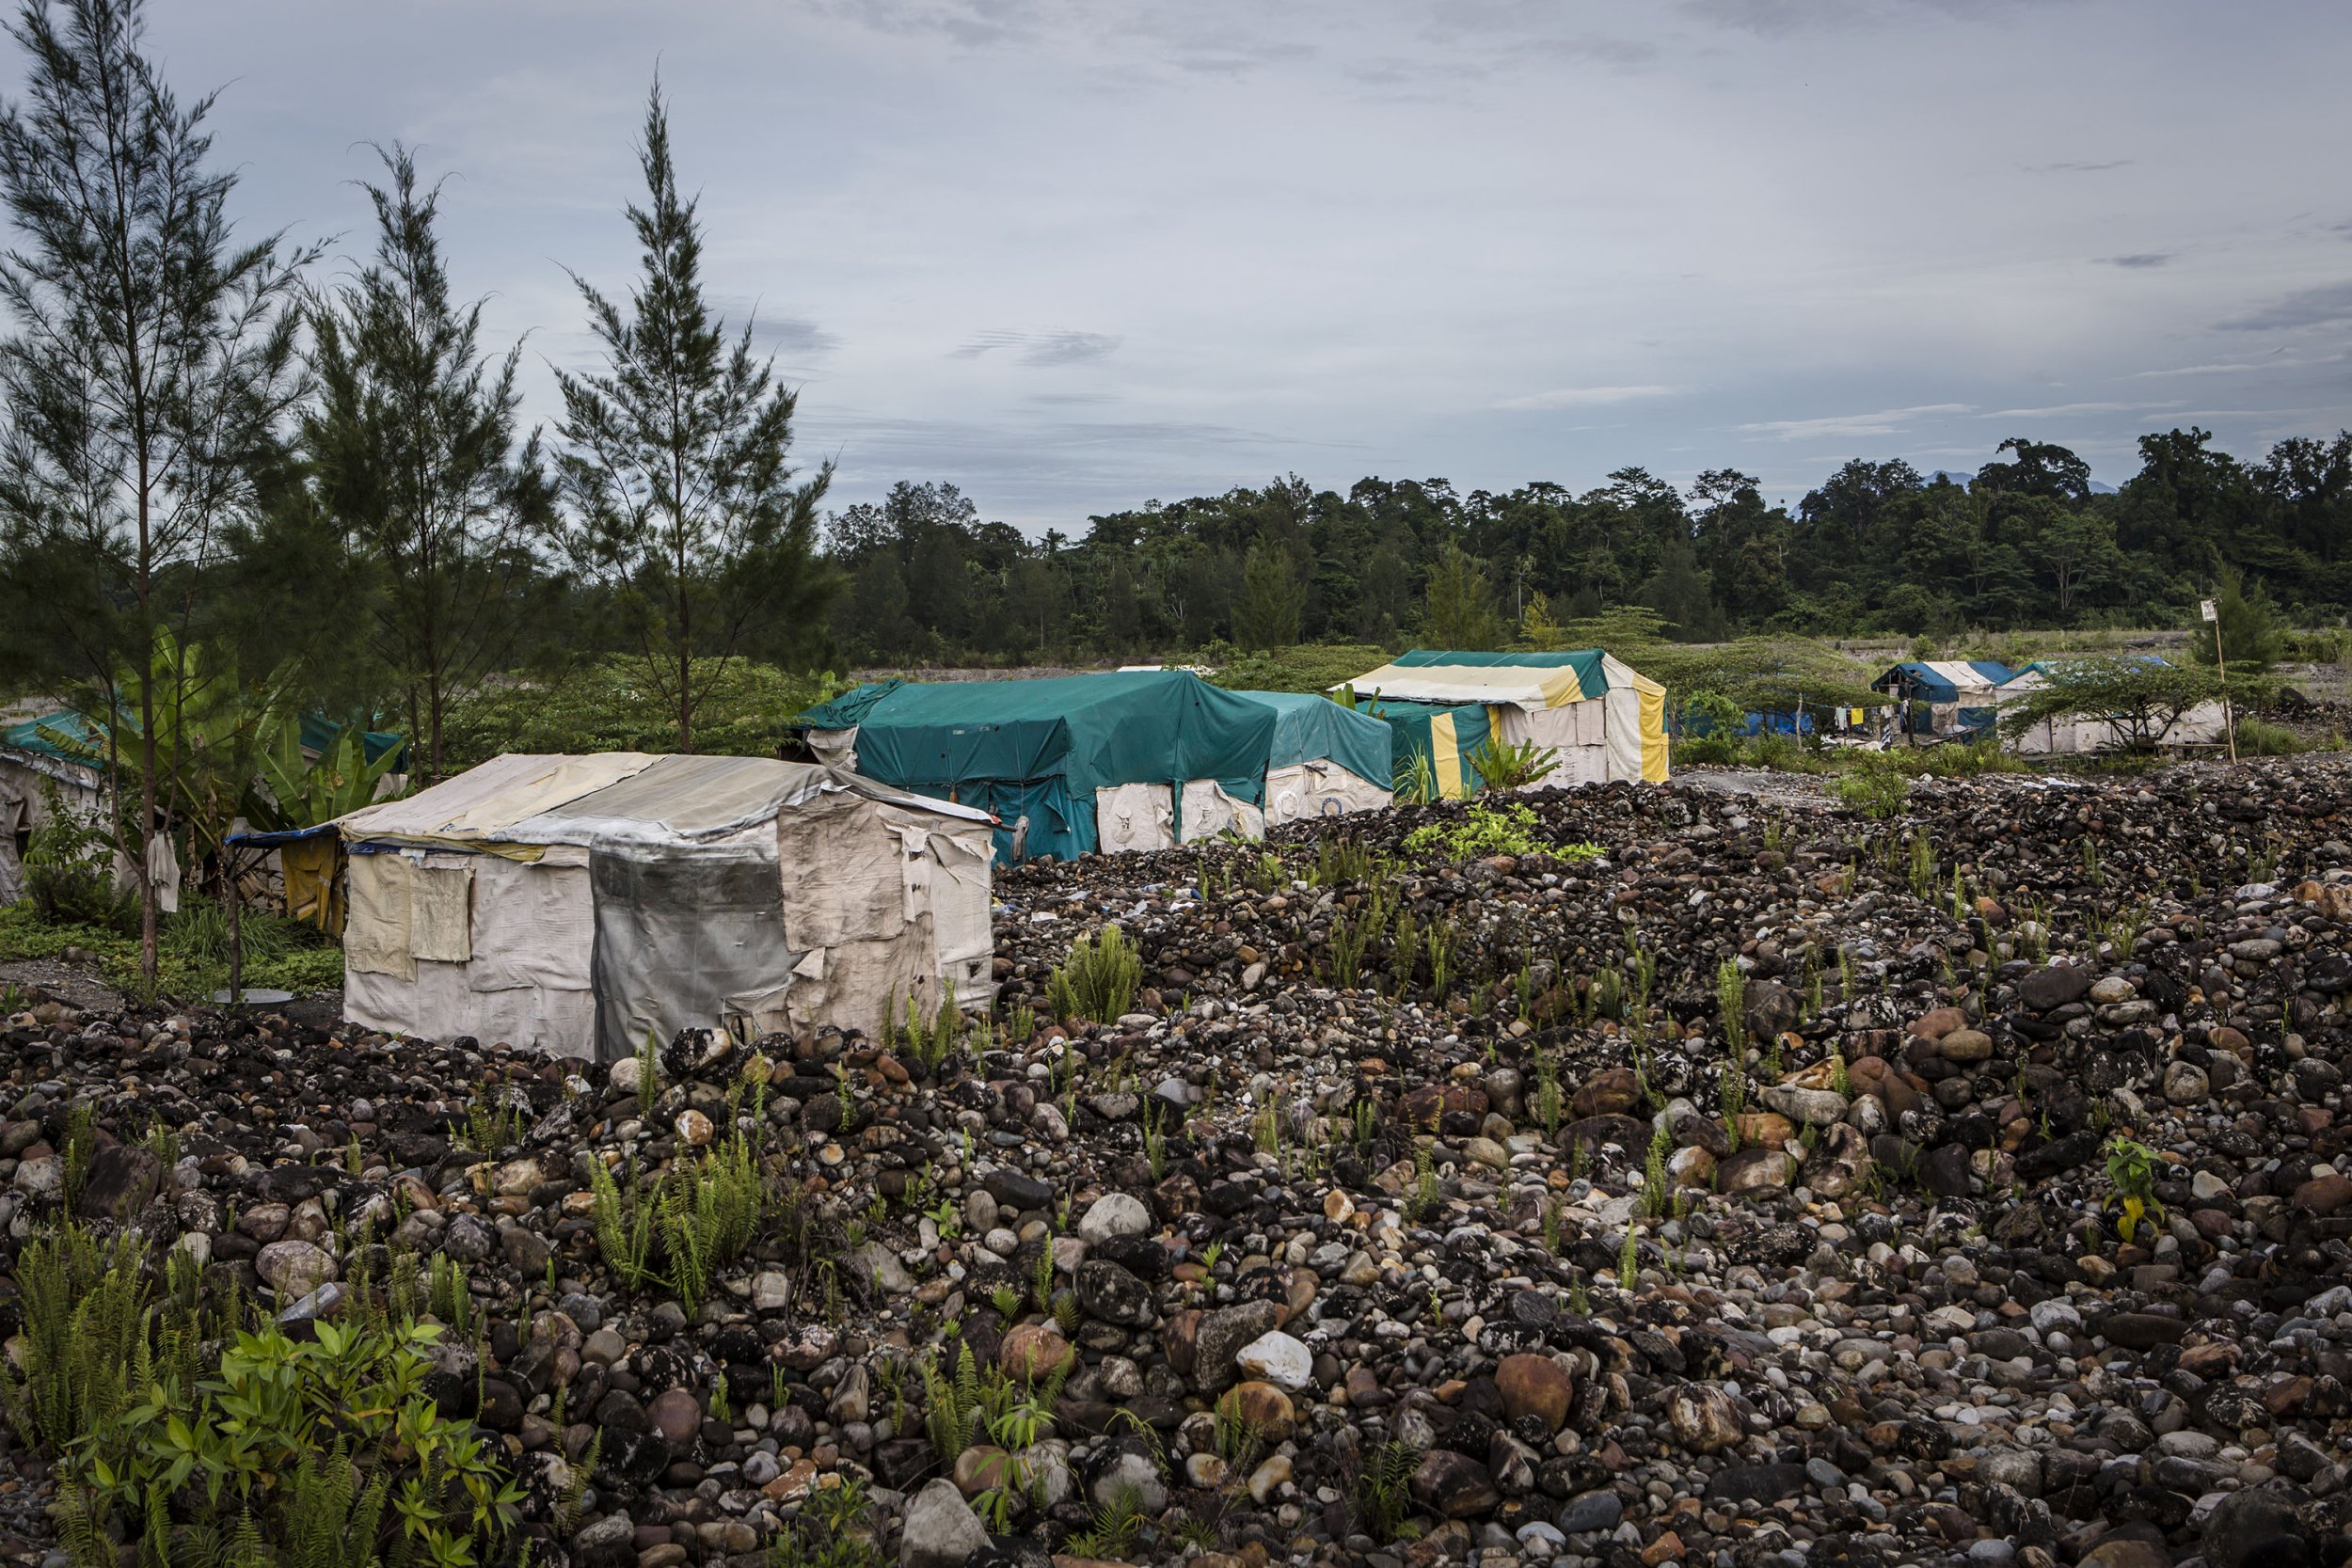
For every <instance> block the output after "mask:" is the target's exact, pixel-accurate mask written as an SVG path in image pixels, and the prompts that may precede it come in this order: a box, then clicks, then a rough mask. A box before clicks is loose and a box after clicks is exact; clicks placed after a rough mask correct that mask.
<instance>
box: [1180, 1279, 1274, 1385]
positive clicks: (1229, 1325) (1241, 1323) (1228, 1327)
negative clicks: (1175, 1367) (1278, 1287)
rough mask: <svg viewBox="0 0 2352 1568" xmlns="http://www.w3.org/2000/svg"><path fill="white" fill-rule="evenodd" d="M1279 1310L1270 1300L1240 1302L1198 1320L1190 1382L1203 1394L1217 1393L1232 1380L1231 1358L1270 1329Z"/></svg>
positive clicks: (1220, 1308)
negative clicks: (1238, 1304)
mask: <svg viewBox="0 0 2352 1568" xmlns="http://www.w3.org/2000/svg"><path fill="white" fill-rule="evenodd" d="M1281 1315H1282V1310H1281V1308H1280V1307H1277V1306H1276V1305H1275V1304H1274V1303H1273V1302H1270V1301H1251V1302H1244V1303H1243V1304H1242V1305H1240V1306H1239V1307H1219V1308H1217V1309H1216V1311H1214V1312H1210V1313H1207V1314H1205V1315H1203V1316H1202V1318H1201V1320H1200V1334H1199V1335H1198V1336H1197V1337H1196V1338H1195V1340H1194V1344H1195V1347H1196V1348H1195V1351H1194V1354H1193V1371H1192V1376H1193V1381H1194V1382H1196V1383H1198V1384H1199V1385H1200V1391H1201V1392H1202V1393H1204V1394H1221V1393H1223V1392H1224V1391H1225V1390H1226V1389H1227V1388H1230V1387H1231V1386H1232V1385H1233V1382H1234V1380H1235V1373H1234V1370H1233V1357H1234V1356H1235V1355H1236V1354H1240V1351H1241V1348H1242V1346H1244V1345H1246V1344H1248V1343H1249V1341H1251V1340H1252V1339H1255V1338H1258V1337H1259V1336H1260V1335H1262V1334H1270V1333H1272V1332H1273V1330H1274V1324H1275V1322H1276V1320H1277V1319H1279V1318H1280V1317H1281Z"/></svg>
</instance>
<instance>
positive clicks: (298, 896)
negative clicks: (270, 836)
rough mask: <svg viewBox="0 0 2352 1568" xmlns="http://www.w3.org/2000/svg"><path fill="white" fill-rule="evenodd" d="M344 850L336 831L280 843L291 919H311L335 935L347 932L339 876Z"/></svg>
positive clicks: (310, 921)
mask: <svg viewBox="0 0 2352 1568" xmlns="http://www.w3.org/2000/svg"><path fill="white" fill-rule="evenodd" d="M342 850H343V847H342V841H341V840H340V839H338V838H336V837H335V835H334V834H332V833H322V834H320V835H319V836H318V837H316V838H302V839H296V840H294V842H293V843H292V844H281V845H279V846H278V867H279V869H280V870H281V871H283V872H284V873H285V878H286V917H287V918H288V919H290V920H302V921H308V922H309V923H310V925H313V926H315V927H318V928H319V929H320V930H322V931H326V932H328V933H330V934H332V935H334V936H342V934H343V891H342V883H341V881H340V880H339V879H337V877H336V875H335V873H336V870H337V862H339V861H340V860H341V859H342Z"/></svg>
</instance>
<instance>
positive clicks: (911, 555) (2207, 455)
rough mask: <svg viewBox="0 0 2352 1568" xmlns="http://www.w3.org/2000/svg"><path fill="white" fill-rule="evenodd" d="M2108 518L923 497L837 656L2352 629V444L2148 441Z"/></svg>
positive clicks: (2045, 505)
mask: <svg viewBox="0 0 2352 1568" xmlns="http://www.w3.org/2000/svg"><path fill="white" fill-rule="evenodd" d="M2139 455H2140V467H2139V471H2138V472H2137V473H2136V474H2134V475H2133V476H2132V477H2131V479H2129V480H2128V481H2127V482H2125V483H2124V484H2123V485H2122V487H2121V488H2120V489H2118V490H2115V491H2110V492H2101V493H2094V492H2093V490H2092V487H2091V483H2090V468H2089V466H2088V465H2087V464H2085V463H2084V462H2083V460H2082V459H2081V458H2079V457H2077V456H2076V455H2075V454H2074V452H2072V451H2068V450H2067V449H2066V448H2064V447H2061V446H2056V445H2051V444H2048V443H2045V442H2039V441H2034V440H2031V439H2027V438H2023V437H2020V438H2016V439H2012V440H2009V441H2005V442H2003V443H2002V444H2001V446H2000V448H1999V456H1998V459H1997V460H1996V461H1994V462H1993V463H1990V464H1987V465H1986V466H1985V467H1983V468H1981V469H1979V471H1978V473H1977V474H1976V476H1975V478H1974V479H1973V481H1969V482H1966V483H1961V482H1956V481H1954V480H1953V479H1952V478H1951V477H1949V476H1948V475H1943V474H1938V475H1936V476H1934V477H1933V478H1929V477H1926V476H1922V475H1921V474H1920V473H1919V472H1918V470H1917V469H1915V468H1914V467H1912V466H1911V465H1910V464H1908V463H1906V462H1903V461H1902V460H1900V459H1891V460H1872V459H1867V458H1855V459H1853V460H1852V461H1851V462H1849V463H1847V464H1845V465H1844V466H1843V467H1839V468H1838V469H1837V470H1836V471H1835V472H1834V473H1831V474H1828V475H1826V476H1824V477H1823V479H1822V480H1821V483H1820V484H1819V485H1818V486H1816V487H1815V488H1814V489H1812V490H1810V491H1808V492H1807V493H1806V494H1805V496H1804V499H1802V500H1800V501H1799V502H1798V503H1797V504H1796V505H1795V506H1794V507H1793V508H1791V507H1788V506H1784V505H1776V504H1772V503H1769V502H1767V501H1766V500H1765V499H1764V498H1763V496H1762V495H1761V494H1760V492H1759V491H1758V488H1757V482H1756V479H1755V478H1754V477H1752V476H1750V475H1747V474H1743V473H1740V472H1739V471H1737V470H1735V469H1730V468H1721V469H1715V470H1711V471H1709V472H1707V473H1703V474H1702V475H1700V476H1699V478H1698V480H1697V482H1696V483H1694V484H1692V486H1691V488H1690V489H1689V490H1688V491H1680V490H1677V489H1676V488H1675V487H1674V486H1673V485H1671V484H1668V483H1665V482H1663V481H1661V480H1660V479H1658V478H1656V477H1654V476H1652V475H1651V474H1649V473H1648V472H1646V471H1645V470H1644V469H1641V468H1622V469H1619V470H1618V471H1617V472H1615V473H1613V474H1611V475H1610V476H1609V478H1608V482H1607V483H1604V484H1601V485H1598V486H1596V487H1594V488H1591V489H1587V490H1583V491H1576V490H1572V489H1570V488H1568V487H1567V486H1565V485H1562V484H1556V483H1544V482H1538V483H1528V484H1523V485H1520V486H1519V487H1518V488H1517V489H1514V490H1509V491H1502V492H1496V491H1489V490H1472V491H1470V493H1469V494H1467V495H1465V494H1463V493H1461V492H1460V491H1459V490H1457V489H1456V488H1455V487H1454V485H1453V484H1451V483H1447V482H1446V481H1444V480H1438V479H1431V480H1420V481H1412V480H1406V481H1392V480H1384V479H1364V480H1360V481H1359V482H1358V483H1355V484H1354V485H1353V486H1351V487H1350V488H1349V489H1348V490H1347V491H1346V492H1345V493H1344V494H1342V493H1341V492H1338V491H1335V490H1317V489H1315V488H1314V487H1313V486H1311V485H1310V484H1309V483H1307V482H1306V481H1304V480H1302V479H1300V478H1298V477H1297V476H1296V475H1295V474H1294V475H1291V476H1288V477H1286V478H1283V479H1279V480H1277V481H1275V482H1273V483H1269V484H1267V485H1265V486H1263V488H1254V489H1253V488H1240V489H1234V490H1230V491H1228V492H1226V493H1225V494H1223V495H1219V496H1208V497H1200V498H1196V499H1189V500H1182V501H1175V502H1169V503H1165V504H1163V503H1160V502H1157V501H1154V502H1151V503H1149V504H1146V505H1144V506H1141V507H1138V508H1136V509H1135V510H1132V511H1125V512H1114V513H1108V514H1105V515H1100V516H1095V517H1090V518H1089V519H1088V520H1087V524H1086V527H1085V530H1084V531H1083V532H1077V531H1073V533H1071V534H1068V535H1065V534H1063V533H1062V532H1059V531H1054V532H1049V533H1047V534H1045V535H1044V536H1043V537H1042V538H1041V539H1036V540H1031V539H1029V538H1026V537H1025V536H1024V535H1023V534H1022V533H1021V531H1018V530H1016V529H1013V528H1011V527H1009V526H1008V525H1005V524H1003V523H991V522H984V521H982V520H981V517H980V514H979V511H978V509H977V506H976V505H975V503H974V501H973V499H971V498H969V497H967V496H964V495H963V494H961V492H960V491H959V490H958V489H957V488H956V487H955V486H954V485H952V484H943V483H899V484H898V485H896V486H895V487H893V489H892V490H891V492H890V494H889V495H888V497H887V498H886V499H883V500H882V501H880V502H872V503H862V504H859V505H856V506H851V507H849V508H847V509H845V510H841V511H838V512H836V513H834V515H833V516H832V517H831V519H830V526H829V529H828V531H827V538H826V558H825V559H826V562H827V563H828V564H830V565H832V566H833V567H834V568H835V569H836V570H837V571H838V572H839V573H840V574H841V576H842V577H843V578H844V579H845V584H844V587H843V589H842V591H841V593H840V596H839V598H838V599H837V600H836V601H835V604H834V613H833V618H832V636H833V641H834V647H835V650H836V654H837V657H842V658H845V659H847V660H850V661H853V662H862V663H877V664H881V663H894V662H904V661H913V660H924V659H954V658H958V657H982V658H1033V657H1049V656H1050V657H1073V656H1079V655H1086V654H1093V655H1098V656H1104V657H1122V656H1128V655H1133V654H1136V653H1141V652H1146V651H1151V652H1166V651H1176V650H1184V649H1193V648H1199V647H1201V646H1204V645H1207V644H1210V643H1213V642H1218V641H1225V642H1231V643H1233V644H1235V645H1236V646H1240V647H1244V648H1267V647H1279V646H1283V645H1286V644H1289V643H1295V642H1301V641H1351V642H1371V643H1381V644H1387V645H1395V644H1397V643H1399V642H1402V641H1424V642H1431V643H1436V644H1441V645H1449V646H1469V647H1480V646H1494V645H1499V644H1500V642H1501V641H1503V640H1505V639H1506V638H1507V637H1508V636H1510V635H1511V634H1512V632H1513V631H1514V629H1515V628H1516V627H1517V626H1518V622H1519V621H1520V620H1521V619H1522V618H1523V616H1524V614H1525V611H1526V609H1527V607H1528V606H1529V604H1530V603H1531V601H1534V599H1535V598H1536V596H1537V595H1541V596H1542V608H1543V610H1545V612H1547V613H1549V614H1550V615H1552V616H1554V617H1555V618H1558V619H1562V620H1565V619H1570V618H1582V617H1589V616H1591V615H1594V614H1597V613H1598V612H1600V611H1602V610H1608V609H1612V608H1614V607H1617V606H1622V605H1641V606H1645V607H1648V608H1650V609H1653V610H1657V611H1658V612H1659V613H1660V614H1661V615H1662V616H1663V617H1664V619H1665V622H1666V624H1667V626H1668V627H1669V629H1670V631H1671V632H1672V634H1673V635H1674V636H1676V637H1677V638H1678V639H1680V640H1682V641H1717V640H1720V639H1722V638H1725V637H1731V636H1739V635H1745V634H1754V633H1767V632H1769V633H1785V634H1804V635H1820V636H1836V637H1846V636H1854V635H1867V634H1874V633H1888V632H1899V633H1904V634H1907V635H1908V634H1918V633H1922V632H1925V633H1931V634H1938V635H1947V634H1950V633H1953V632H1957V631H1960V630H1963V629H1982V630H1995V631H1997V630H2008V629H2013V628H2018V627H2037V628H2040V627H2060V626H2148V625H2159V624H2166V623H2175V622H2179V621H2181V620H2183V619H2184V618H2185V617H2187V616H2188V615H2189V614H2191V613H2192V611H2193V610H2194V606H2195V602H2196V600H2197V599H2198V598H2200V597H2202V596H2206V595H2209V594H2213V593H2214V592H2215V591H2216V590H2217V588H2218V587H2220V586H2222V585H2223V583H2224V582H2225V580H2227V579H2232V578H2239V577H2242V578H2243V579H2244V582H2245V585H2246V589H2247V591H2248V592H2249V593H2250V594H2258V595H2262V596H2265V597H2267V598H2269V599H2271V600H2272V601H2274V602H2276V603H2277V604H2279V605H2280V607H2282V608H2283V609H2285V610H2289V611H2291V612H2293V613H2295V614H2296V615H2297V616H2299V617H2301V618H2303V619H2306V620H2312V621H2327V622H2333V621H2336V620H2338V619H2340V618H2341V616H2342V615H2343V614H2344V610H2345V608H2346V606H2347V604H2348V603H2352V433H2344V434H2339V435H2337V436H2334V437H2333V438H2331V439H2319V438H2313V437H2309V436H2297V437H2295V438H2292V439H2289V440H2284V441H2280V442H2279V443H2278V444H2277V445H2276V446H2274V447H2272V448H2271V450H2270V451H2268V452H2266V453H2265V454H2264V455H2263V456H2262V457H2261V458H2259V459H2258V460H2254V461H2245V460H2241V459H2240V458H2238V457H2236V456H2233V455H2232V454H2231V453H2229V452H2226V451H2220V450H2218V449H2217V448H2216V447H2215V445H2214V443H2213V438H2212V436H2211V435H2210V434H2209V433H2208V432H2206V431H2203V430H2201V429H2193V428H2192V429H2188V430H2170V431H2166V432H2163V433H2160V434H2153V435H2149V436H2143V437H2141V439H2140V442H2139Z"/></svg>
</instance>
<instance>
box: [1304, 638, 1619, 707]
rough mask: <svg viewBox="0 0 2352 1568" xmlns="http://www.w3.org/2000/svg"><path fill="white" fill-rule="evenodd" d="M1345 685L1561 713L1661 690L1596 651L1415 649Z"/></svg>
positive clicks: (1414, 697)
mask: <svg viewBox="0 0 2352 1568" xmlns="http://www.w3.org/2000/svg"><path fill="white" fill-rule="evenodd" d="M1347 684H1348V685H1351V686H1353V687H1354V688H1355V689H1357V690H1358V691H1359V693H1363V692H1373V693H1377V694H1378V695H1380V696H1382V697H1402V698H1405V699H1406V700H1407V701H1411V702H1422V703H1439V704H1447V705H1461V704H1466V703H1513V704H1518V705H1520V706H1523V707H1565V706H1566V705H1568V704H1570V703H1581V702H1584V701H1586V700H1588V699H1590V698H1595V697H1601V696H1606V695H1607V694H1608V692H1609V691H1610V689H1612V688H1613V687H1632V688H1634V689H1639V690H1646V691H1662V690H1663V688H1661V687H1660V686H1659V685H1658V684H1657V683H1656V682H1655V681H1652V680H1650V679H1649V678H1648V677H1647V676H1645V675H1643V674H1641V673H1637V672H1636V671H1634V670H1633V669H1632V668H1631V667H1630V666H1629V665H1627V664H1625V663H1623V662H1621V661H1619V660H1617V659H1615V658H1613V657H1610V656H1609V654H1608V653H1607V652H1605V651H1604V650H1602V649H1599V648H1575V649H1566V650H1562V651H1558V652H1551V653H1471V652H1462V651H1455V650H1447V649H1435V648H1416V649H1414V650H1413V651H1411V652H1410V653H1406V654H1399V655H1398V656H1397V657H1395V658H1394V659H1391V661H1390V662H1388V663H1387V664H1384V665H1382V666H1381V667H1380V668H1379V669H1377V670H1374V671H1371V672H1369V673H1365V674H1361V675H1359V676H1357V677H1356V678H1355V680H1353V681H1351V682H1348V683H1347ZM1334 689H1336V688H1334Z"/></svg>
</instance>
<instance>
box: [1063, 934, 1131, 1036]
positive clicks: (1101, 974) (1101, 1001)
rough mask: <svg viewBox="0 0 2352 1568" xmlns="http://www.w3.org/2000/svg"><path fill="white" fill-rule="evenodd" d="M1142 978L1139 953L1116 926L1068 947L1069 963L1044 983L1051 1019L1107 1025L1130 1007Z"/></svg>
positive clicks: (1081, 939) (1085, 937)
mask: <svg viewBox="0 0 2352 1568" xmlns="http://www.w3.org/2000/svg"><path fill="white" fill-rule="evenodd" d="M1142 979H1143V952H1142V949H1140V948H1138V947H1137V946H1136V944H1135V943H1134V942H1130V941H1129V940H1128V939H1127V935H1126V933H1125V932H1123V931H1121V930H1120V928H1119V927H1116V926H1105V927H1103V928H1102V929H1100V930H1098V931H1095V932H1093V933H1092V934H1091V935H1089V936H1083V937H1080V938H1079V939H1078V940H1077V941H1076V942H1073V943H1072V944H1071V948H1070V961H1069V962H1068V963H1066V964H1064V965H1063V966H1062V967H1061V968H1059V969H1057V970H1056V971H1054V974H1053V978H1052V979H1051V980H1050V981H1049V982H1048V983H1047V991H1048V994H1049V995H1050V996H1051V998H1052V1001H1053V1007H1054V1016H1055V1017H1057V1018H1082V1019H1086V1020H1089V1021H1090V1022H1095V1023H1108V1022H1112V1021H1113V1020H1115V1019H1117V1018H1118V1017H1119V1016H1120V1014H1121V1013H1124V1012H1125V1011H1127V1009H1128V1008H1129V1007H1130V1006H1133V1005H1134V1002H1135V996H1136V985H1137V984H1139V983H1140V982H1141V981H1142Z"/></svg>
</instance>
